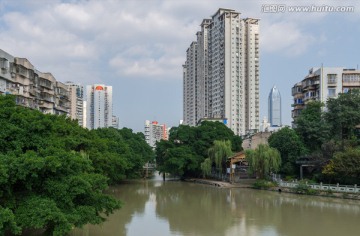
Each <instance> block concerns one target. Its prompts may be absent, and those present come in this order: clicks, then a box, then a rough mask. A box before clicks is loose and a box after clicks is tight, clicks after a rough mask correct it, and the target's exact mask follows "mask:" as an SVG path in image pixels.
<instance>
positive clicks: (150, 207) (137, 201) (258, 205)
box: [71, 180, 360, 236]
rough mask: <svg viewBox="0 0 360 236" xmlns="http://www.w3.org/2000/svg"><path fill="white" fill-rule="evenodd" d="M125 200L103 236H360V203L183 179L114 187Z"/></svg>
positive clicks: (92, 230)
mask: <svg viewBox="0 0 360 236" xmlns="http://www.w3.org/2000/svg"><path fill="white" fill-rule="evenodd" d="M110 192H111V194H113V195H114V196H115V197H117V198H119V199H121V200H122V201H123V202H124V206H123V208H122V209H120V210H119V211H117V212H116V213H115V214H113V215H111V216H110V217H109V219H108V221H107V222H105V223H104V224H103V225H102V226H91V225H88V226H86V227H84V228H83V229H76V230H74V231H73V232H72V233H71V235H73V236H80V235H81V236H85V235H86V236H93V235H94V236H95V235H96V236H97V235H159V236H161V235H186V236H190V235H214V236H215V235H216V236H218V235H230V236H231V235H266V236H272V235H320V236H321V235H326V236H329V235H330V236H331V235H340V234H342V235H359V231H360V224H358V219H359V217H360V203H359V202H358V201H353V200H343V199H331V198H321V197H311V196H301V195H292V194H284V193H282V194H279V193H277V192H268V191H257V190H250V189H220V188H216V187H212V186H206V185H199V184H193V183H183V182H177V181H169V182H165V183H164V182H162V181H157V180H156V181H134V182H129V183H126V184H122V185H119V186H115V187H112V188H111V189H110Z"/></svg>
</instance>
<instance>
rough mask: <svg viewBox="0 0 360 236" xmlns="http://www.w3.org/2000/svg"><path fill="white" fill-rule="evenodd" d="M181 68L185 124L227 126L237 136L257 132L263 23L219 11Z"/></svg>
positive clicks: (204, 25)
mask: <svg viewBox="0 0 360 236" xmlns="http://www.w3.org/2000/svg"><path fill="white" fill-rule="evenodd" d="M196 35H197V41H196V42H192V43H191V45H190V47H189V48H188V50H187V53H186V54H187V57H186V62H185V64H184V65H183V78H184V91H183V96H184V101H183V102H184V110H183V112H184V114H183V115H184V117H183V119H184V124H187V125H192V126H194V125H196V124H197V123H198V122H199V120H200V119H202V118H210V119H211V118H216V119H222V120H224V121H226V122H225V123H226V125H227V126H228V127H229V128H231V129H232V130H233V131H234V133H235V134H237V135H244V134H246V133H247V132H250V131H254V130H258V129H259V20H258V19H253V18H245V19H243V18H240V13H239V12H236V11H235V10H231V9H223V8H220V9H219V10H218V11H217V12H216V13H215V14H214V15H213V16H212V18H211V19H204V20H203V21H202V23H201V30H200V31H199V32H197V33H196Z"/></svg>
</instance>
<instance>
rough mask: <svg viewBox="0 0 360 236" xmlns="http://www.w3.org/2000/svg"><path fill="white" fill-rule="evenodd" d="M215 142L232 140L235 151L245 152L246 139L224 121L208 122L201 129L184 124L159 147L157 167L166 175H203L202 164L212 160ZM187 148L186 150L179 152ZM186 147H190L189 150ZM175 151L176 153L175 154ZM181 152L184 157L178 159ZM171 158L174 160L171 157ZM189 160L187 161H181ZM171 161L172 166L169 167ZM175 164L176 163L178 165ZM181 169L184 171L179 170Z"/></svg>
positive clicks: (174, 128)
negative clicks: (209, 157)
mask: <svg viewBox="0 0 360 236" xmlns="http://www.w3.org/2000/svg"><path fill="white" fill-rule="evenodd" d="M215 140H224V141H228V142H229V143H230V144H231V145H230V149H231V150H232V151H234V152H237V151H240V150H242V147H241V143H242V140H241V138H240V137H239V136H236V135H234V133H233V132H232V131H231V129H229V128H228V127H226V125H224V124H223V123H220V122H210V121H204V122H202V123H201V125H200V126H197V127H190V126H187V125H180V126H179V127H173V128H172V129H171V130H170V137H169V140H168V141H163V140H162V141H160V142H158V143H157V145H156V150H155V152H156V164H157V168H158V170H159V171H161V172H162V173H165V172H166V173H175V172H176V173H182V176H183V177H190V176H192V177H198V176H200V175H201V174H202V170H201V163H203V162H204V160H205V159H206V158H208V150H209V148H211V147H212V146H213V144H214V141H215ZM179 147H184V148H183V149H178V148H179ZM185 147H186V148H185ZM171 150H173V151H171ZM175 151H176V152H179V153H180V154H181V156H174V155H172V154H174V153H175ZM170 157H171V158H170ZM183 157H185V160H178V161H175V159H181V158H183ZM170 161H171V163H170V164H171V165H168V164H169V162H170ZM174 163H175V164H174ZM175 168H180V169H181V170H176V171H175Z"/></svg>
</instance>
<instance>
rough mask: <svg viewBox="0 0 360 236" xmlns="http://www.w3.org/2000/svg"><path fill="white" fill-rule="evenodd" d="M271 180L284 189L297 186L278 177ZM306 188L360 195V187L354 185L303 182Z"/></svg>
mask: <svg viewBox="0 0 360 236" xmlns="http://www.w3.org/2000/svg"><path fill="white" fill-rule="evenodd" d="M272 179H273V180H274V181H275V182H277V183H278V184H279V186H280V187H285V188H296V187H297V186H298V185H299V182H298V181H291V182H287V181H283V180H281V179H280V176H278V175H273V176H272ZM305 184H306V185H307V186H309V187H310V188H312V189H316V190H322V191H334V192H344V193H360V187H358V186H357V184H355V185H340V184H323V183H319V184H313V183H307V182H305Z"/></svg>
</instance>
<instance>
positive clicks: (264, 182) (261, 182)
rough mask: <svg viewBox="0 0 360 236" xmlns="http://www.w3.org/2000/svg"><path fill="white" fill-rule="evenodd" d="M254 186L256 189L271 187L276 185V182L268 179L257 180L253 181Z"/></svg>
mask: <svg viewBox="0 0 360 236" xmlns="http://www.w3.org/2000/svg"><path fill="white" fill-rule="evenodd" d="M253 186H254V188H256V189H269V188H272V187H277V186H278V184H277V183H276V182H272V181H268V180H263V179H262V180H257V181H256V182H255V183H254V185H253Z"/></svg>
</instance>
